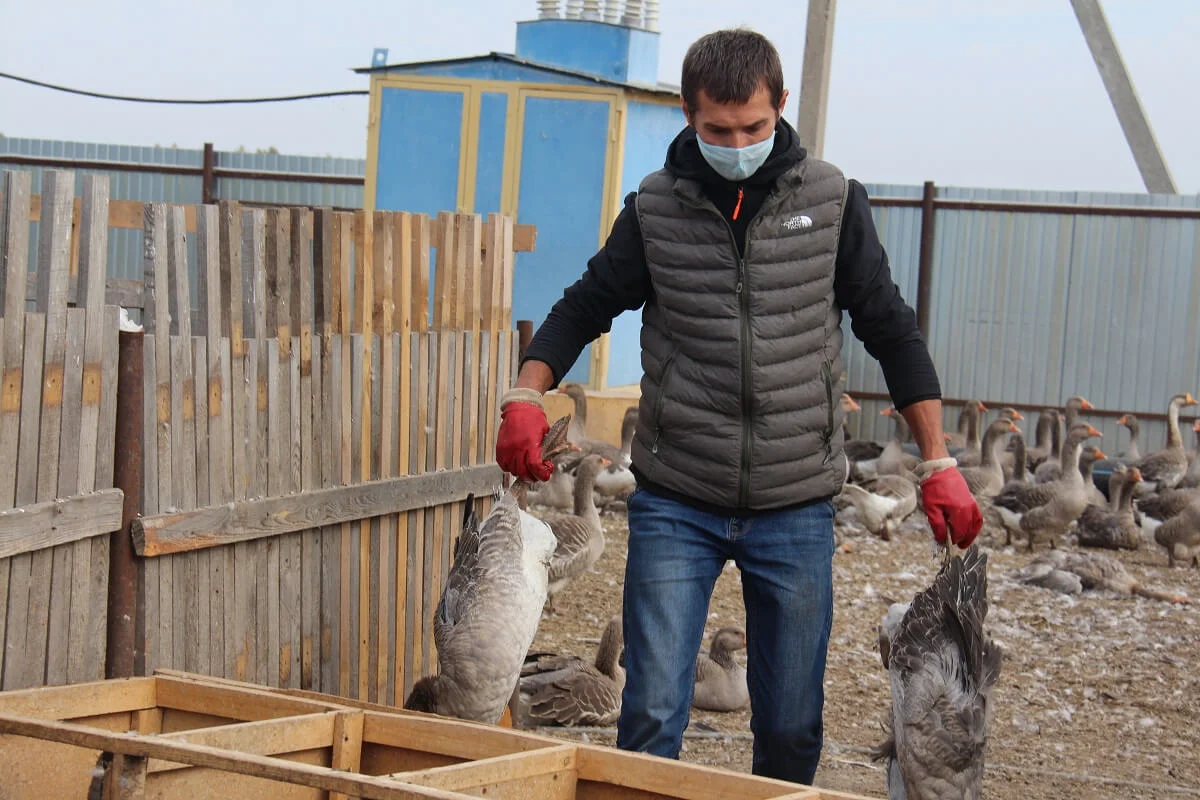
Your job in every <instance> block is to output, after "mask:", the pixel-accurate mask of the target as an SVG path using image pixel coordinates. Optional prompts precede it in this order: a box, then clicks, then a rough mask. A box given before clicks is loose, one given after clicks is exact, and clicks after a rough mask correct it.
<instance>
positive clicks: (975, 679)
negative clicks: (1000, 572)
mask: <svg viewBox="0 0 1200 800" xmlns="http://www.w3.org/2000/svg"><path fill="white" fill-rule="evenodd" d="M987 610H988V603H987V555H986V554H984V553H982V552H981V551H980V550H979V545H977V544H975V545H972V546H971V548H970V549H968V550H967V551H966V552H965V553H964V554H963V555H962V556H961V557H960V556H954V557H952V558H950V559H949V561H948V562H946V563H945V564H944V565H943V566H942V568H941V570H940V571H939V572H938V574H937V576H936V577H935V578H934V579H933V584H932V585H931V586H929V587H928V588H926V589H924V590H923V591H921V592H920V593H918V594H917V595H916V597H914V598H913V600H912V603H911V604H908V605H907V606H905V605H901V604H899V603H897V604H893V605H892V607H891V608H889V609H888V614H887V616H885V617H884V620H883V623H882V625H881V626H880V635H879V649H880V657H881V659H882V660H883V664H884V667H885V668H886V669H887V671H888V678H889V682H890V684H891V694H892V704H891V708H890V709H889V710H888V721H887V725H886V730H887V732H888V738H887V739H886V740H885V741H884V742H883V743H881V744H880V745H878V746H876V747H875V748H873V749H872V751H871V754H872V757H873V758H874V759H875V760H885V761H886V762H887V784H888V797H890V798H893V800H895V799H896V798H906V799H907V800H934V799H937V800H941V799H942V798H946V799H947V800H948V799H949V798H956V799H957V798H970V799H971V800H976V799H977V798H978V797H979V796H980V792H981V788H982V783H983V768H984V755H985V751H986V748H987V739H988V725H989V724H990V722H991V717H992V690H993V688H994V687H995V685H996V681H997V679H998V678H999V677H1000V663H1001V651H1000V647H999V646H998V645H997V644H996V642H994V641H992V640H991V639H989V638H988V637H987V635H986V634H985V632H984V630H983V623H984V619H985V617H986V616H987Z"/></svg>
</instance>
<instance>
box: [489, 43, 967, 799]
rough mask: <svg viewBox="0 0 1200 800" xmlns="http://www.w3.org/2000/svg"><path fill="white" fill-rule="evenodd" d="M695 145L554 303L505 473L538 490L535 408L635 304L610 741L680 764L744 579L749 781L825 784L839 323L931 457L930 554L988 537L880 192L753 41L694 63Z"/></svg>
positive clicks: (681, 145) (505, 404)
mask: <svg viewBox="0 0 1200 800" xmlns="http://www.w3.org/2000/svg"><path fill="white" fill-rule="evenodd" d="M681 94H682V101H683V110H684V114H685V115H686V118H687V121H688V126H687V127H686V128H685V129H684V130H683V131H682V132H681V133H680V134H679V135H678V136H677V137H676V139H675V140H674V141H673V142H672V143H671V145H670V147H669V149H668V151H667V157H666V164H665V167H664V168H663V169H662V170H659V171H657V172H654V173H652V174H650V175H648V176H646V178H645V179H644V180H643V181H642V183H641V186H640V188H639V190H638V192H636V193H632V194H630V195H629V196H628V197H627V198H626V200H625V207H624V209H623V210H622V212H621V213H620V215H619V216H618V218H617V219H616V221H615V223H614V224H613V229H612V231H611V233H610V235H609V237H608V239H607V241H606V243H605V245H604V247H603V248H602V249H601V250H600V252H599V253H597V254H596V255H595V256H594V257H593V258H592V259H591V260H590V261H589V262H588V268H587V271H586V272H585V273H584V274H583V276H582V277H581V278H580V279H579V280H578V281H577V282H575V283H574V284H573V285H572V286H570V287H569V288H568V289H567V290H566V292H565V293H564V295H563V297H562V299H561V300H559V301H558V302H557V303H555V305H554V307H553V309H552V310H551V312H550V314H549V316H548V317H547V319H546V321H545V322H544V323H543V324H542V326H541V328H540V329H539V330H538V332H537V335H536V336H535V337H534V339H533V341H532V342H531V344H530V346H529V348H528V349H527V350H526V353H525V356H524V359H523V361H522V364H521V368H520V372H519V374H518V377H517V381H516V384H515V386H514V388H513V389H510V390H509V391H508V392H507V393H506V394H505V397H504V398H503V399H502V401H501V408H502V410H503V411H502V414H503V420H502V422H501V425H500V430H499V434H498V437H497V446H496V455H497V460H498V463H499V464H500V466H501V467H502V468H504V469H505V470H506V471H508V472H510V473H512V474H514V475H516V476H518V477H522V478H526V479H537V480H545V479H547V478H548V477H549V476H550V473H551V470H552V465H551V464H550V463H549V462H543V461H542V460H541V458H540V455H539V449H540V442H541V438H542V436H543V435H544V433H545V432H546V430H547V429H548V426H547V420H546V415H545V412H544V411H543V409H542V407H541V395H542V393H543V392H545V391H548V390H549V389H551V388H553V387H555V386H556V385H557V384H558V382H559V381H560V380H561V379H562V377H563V375H564V374H565V373H566V372H567V371H568V370H569V369H570V367H571V365H572V364H573V363H574V362H575V360H576V359H577V358H578V356H579V354H580V353H581V352H582V350H583V348H584V347H585V346H586V345H587V343H588V342H590V341H592V340H593V339H595V338H596V337H597V336H599V335H600V333H601V332H605V331H608V330H609V329H610V326H611V323H612V319H613V318H614V317H615V316H616V315H617V314H619V313H621V312H622V311H625V310H633V309H637V308H642V309H643V310H642V334H641V343H642V367H643V371H644V376H643V379H642V397H641V401H640V405H639V417H638V425H637V431H636V435H635V439H634V442H633V451H632V456H633V467H632V468H633V471H634V474H635V475H636V476H637V479H638V487H637V489H636V490H635V492H634V493H633V495H632V496H631V497H630V498H629V503H628V508H629V554H628V558H627V564H626V572H625V584H624V595H623V601H624V610H623V620H624V631H625V648H626V649H625V666H626V670H627V678H626V685H625V691H624V695H623V697H622V708H621V717H620V721H619V723H618V736H617V744H618V746H619V747H621V748H623V749H628V750H639V751H645V752H649V753H653V754H657V755H661V756H667V757H672V758H674V757H677V756H678V753H679V748H680V742H681V739H682V733H683V729H684V728H685V727H686V725H687V721H688V716H689V706H690V704H691V698H692V691H693V671H694V664H695V658H696V654H697V652H698V651H699V648H700V646H701V639H702V637H703V634H704V623H705V620H706V618H707V614H708V602H709V598H710V596H711V594H712V589H713V584H714V583H715V581H716V579H717V577H718V576H719V575H720V573H721V570H722V568H723V567H724V565H725V562H726V561H727V560H728V559H733V560H734V562H735V563H736V564H737V565H738V568H739V569H740V570H741V573H742V583H743V597H744V600H745V605H746V631H747V640H748V648H747V652H748V661H749V663H748V682H749V689H750V696H751V709H752V720H751V723H750V724H751V729H752V730H753V732H754V761H753V770H754V772H755V773H756V774H760V775H766V776H770V777H776V778H782V779H785V780H792V781H796V782H799V783H805V784H811V783H812V779H813V776H814V774H815V772H816V768H817V762H818V760H819V758H820V751H821V742H822V707H823V703H824V693H823V688H822V681H823V676H824V672H825V657H826V649H827V645H828V640H829V630H830V624H831V620H832V608H833V591H832V559H833V505H832V502H831V498H832V497H833V496H834V495H836V494H837V493H838V492H839V491H840V490H841V486H842V483H843V481H844V479H845V476H846V468H847V465H846V461H845V458H844V456H843V455H842V436H841V433H840V426H841V409H840V402H839V400H840V396H841V390H840V386H839V381H838V379H837V378H838V376H840V374H841V352H840V351H841V344H842V338H841V331H840V328H839V324H840V319H841V310H842V309H845V310H847V311H848V312H849V313H850V317H851V326H852V329H853V331H854V333H855V335H856V336H857V337H858V338H859V339H861V340H862V341H863V342H864V344H865V346H866V348H867V351H868V352H869V353H870V354H871V355H872V356H873V357H874V358H876V359H877V360H878V361H879V363H880V365H881V367H882V369H883V373H884V377H885V378H886V380H887V384H888V389H889V392H890V394H891V397H892V400H893V402H894V404H895V406H896V408H897V409H899V410H900V411H901V413H902V414H903V415H904V417H905V419H906V420H907V421H908V423H909V425H910V427H911V428H912V432H913V435H914V438H915V440H916V442H917V444H918V445H919V447H920V449H921V454H922V457H923V459H924V461H923V462H922V465H921V470H920V471H921V476H922V478H923V480H922V500H923V505H924V508H925V513H926V514H927V515H928V517H929V520H930V523H931V526H932V528H933V531H934V535H935V537H936V539H937V541H938V542H939V543H942V544H944V543H945V542H946V539H947V535H949V538H950V539H951V540H952V541H953V542H954V543H955V544H957V545H958V546H960V547H966V546H967V545H968V544H970V542H971V541H972V540H973V539H974V538H975V536H976V534H977V533H978V531H979V529H980V527H981V526H982V518H981V516H980V512H979V508H978V506H977V505H976V503H975V500H974V499H973V498H972V496H971V493H970V491H969V490H968V489H967V486H966V483H965V482H964V481H963V479H962V476H961V475H960V474H959V472H958V469H957V466H956V463H955V461H954V459H952V458H948V453H947V451H946V445H945V440H944V438H943V434H942V424H941V418H942V410H941V390H940V386H939V383H938V379H937V375H936V373H935V371H934V368H933V363H932V361H931V359H930V357H929V353H928V350H927V348H926V346H925V343H924V341H923V339H922V337H921V335H920V332H919V331H918V329H917V326H916V316H915V314H914V313H913V311H912V309H911V308H910V307H909V306H908V305H906V304H905V302H904V300H903V299H902V298H901V297H900V293H899V289H898V288H897V287H896V285H895V284H894V283H893V282H892V278H891V273H890V271H889V268H888V263H887V257H886V255H885V253H884V251H883V248H882V246H881V245H880V242H879V239H878V236H877V235H876V232H875V228H874V224H873V221H872V218H871V213H870V208H869V205H868V200H867V195H866V191H865V190H864V189H863V187H862V186H861V185H860V184H858V183H856V182H853V181H847V180H846V179H845V178H844V177H843V175H842V173H841V172H840V171H839V170H838V169H837V168H836V167H834V166H832V165H831V164H828V163H825V162H822V161H818V160H816V159H812V158H808V157H807V156H806V154H805V151H804V148H803V147H802V146H801V145H800V142H799V141H798V137H797V135H796V132H795V130H794V129H793V128H792V127H791V126H790V125H789V124H788V123H787V122H786V121H784V119H783V116H782V115H783V110H784V105H785V103H786V100H787V92H786V91H784V89H783V73H782V69H781V67H780V61H779V56H778V53H777V52H776V50H775V48H774V47H773V46H772V45H771V43H770V42H769V41H767V40H766V39H765V38H764V37H762V36H760V35H758V34H756V33H752V32H749V31H744V30H726V31H719V32H716V33H712V34H709V35H707V36H704V37H703V38H701V39H700V40H698V41H697V42H695V43H694V44H693V45H692V46H691V48H690V49H689V50H688V52H687V54H686V56H685V58H684V62H683V76H682V86H681Z"/></svg>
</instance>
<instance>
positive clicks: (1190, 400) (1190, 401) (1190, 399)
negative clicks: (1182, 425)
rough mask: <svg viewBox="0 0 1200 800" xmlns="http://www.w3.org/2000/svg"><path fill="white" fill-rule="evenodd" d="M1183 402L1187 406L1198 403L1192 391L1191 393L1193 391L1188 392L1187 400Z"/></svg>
mask: <svg viewBox="0 0 1200 800" xmlns="http://www.w3.org/2000/svg"><path fill="white" fill-rule="evenodd" d="M1183 404H1184V405H1185V406H1194V405H1196V398H1194V397H1192V393H1191V392H1188V393H1187V399H1185V400H1184V401H1183Z"/></svg>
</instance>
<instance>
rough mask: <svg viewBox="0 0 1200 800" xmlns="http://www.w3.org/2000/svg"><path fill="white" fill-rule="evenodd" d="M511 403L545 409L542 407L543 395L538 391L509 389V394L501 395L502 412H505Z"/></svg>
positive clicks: (517, 388)
mask: <svg viewBox="0 0 1200 800" xmlns="http://www.w3.org/2000/svg"><path fill="white" fill-rule="evenodd" d="M509 403H532V404H533V405H535V406H537V407H538V408H542V409H544V408H545V406H543V405H542V393H541V392H539V391H538V390H537V389H524V388H519V387H515V388H512V389H509V390H508V391H507V392H505V393H504V394H502V395H500V410H501V411H503V410H504V407H505V406H506V405H508V404H509Z"/></svg>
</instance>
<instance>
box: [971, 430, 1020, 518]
mask: <svg viewBox="0 0 1200 800" xmlns="http://www.w3.org/2000/svg"><path fill="white" fill-rule="evenodd" d="M1020 432H1021V429H1020V428H1018V427H1017V425H1016V423H1015V422H1013V421H1012V420H1011V419H1008V418H1005V417H1001V418H999V419H997V420H996V421H995V422H993V423H992V424H991V425H988V427H987V431H985V432H984V434H983V443H982V447H983V452H982V456H981V460H980V463H979V465H978V466H966V467H962V468H960V469H959V472H961V473H962V476H963V479H964V480H965V481H966V482H967V488H968V489H970V490H971V494H973V495H976V497H977V498H978V497H982V496H987V497H990V496H991V495H994V494H997V493H998V492H999V491H1000V490H1001V489H1003V488H1004V470H1003V469H1001V467H1000V446H1001V444H1002V443H1003V442H1002V439H1001V437H1002V436H1004V435H1005V434H1009V433H1020Z"/></svg>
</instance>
